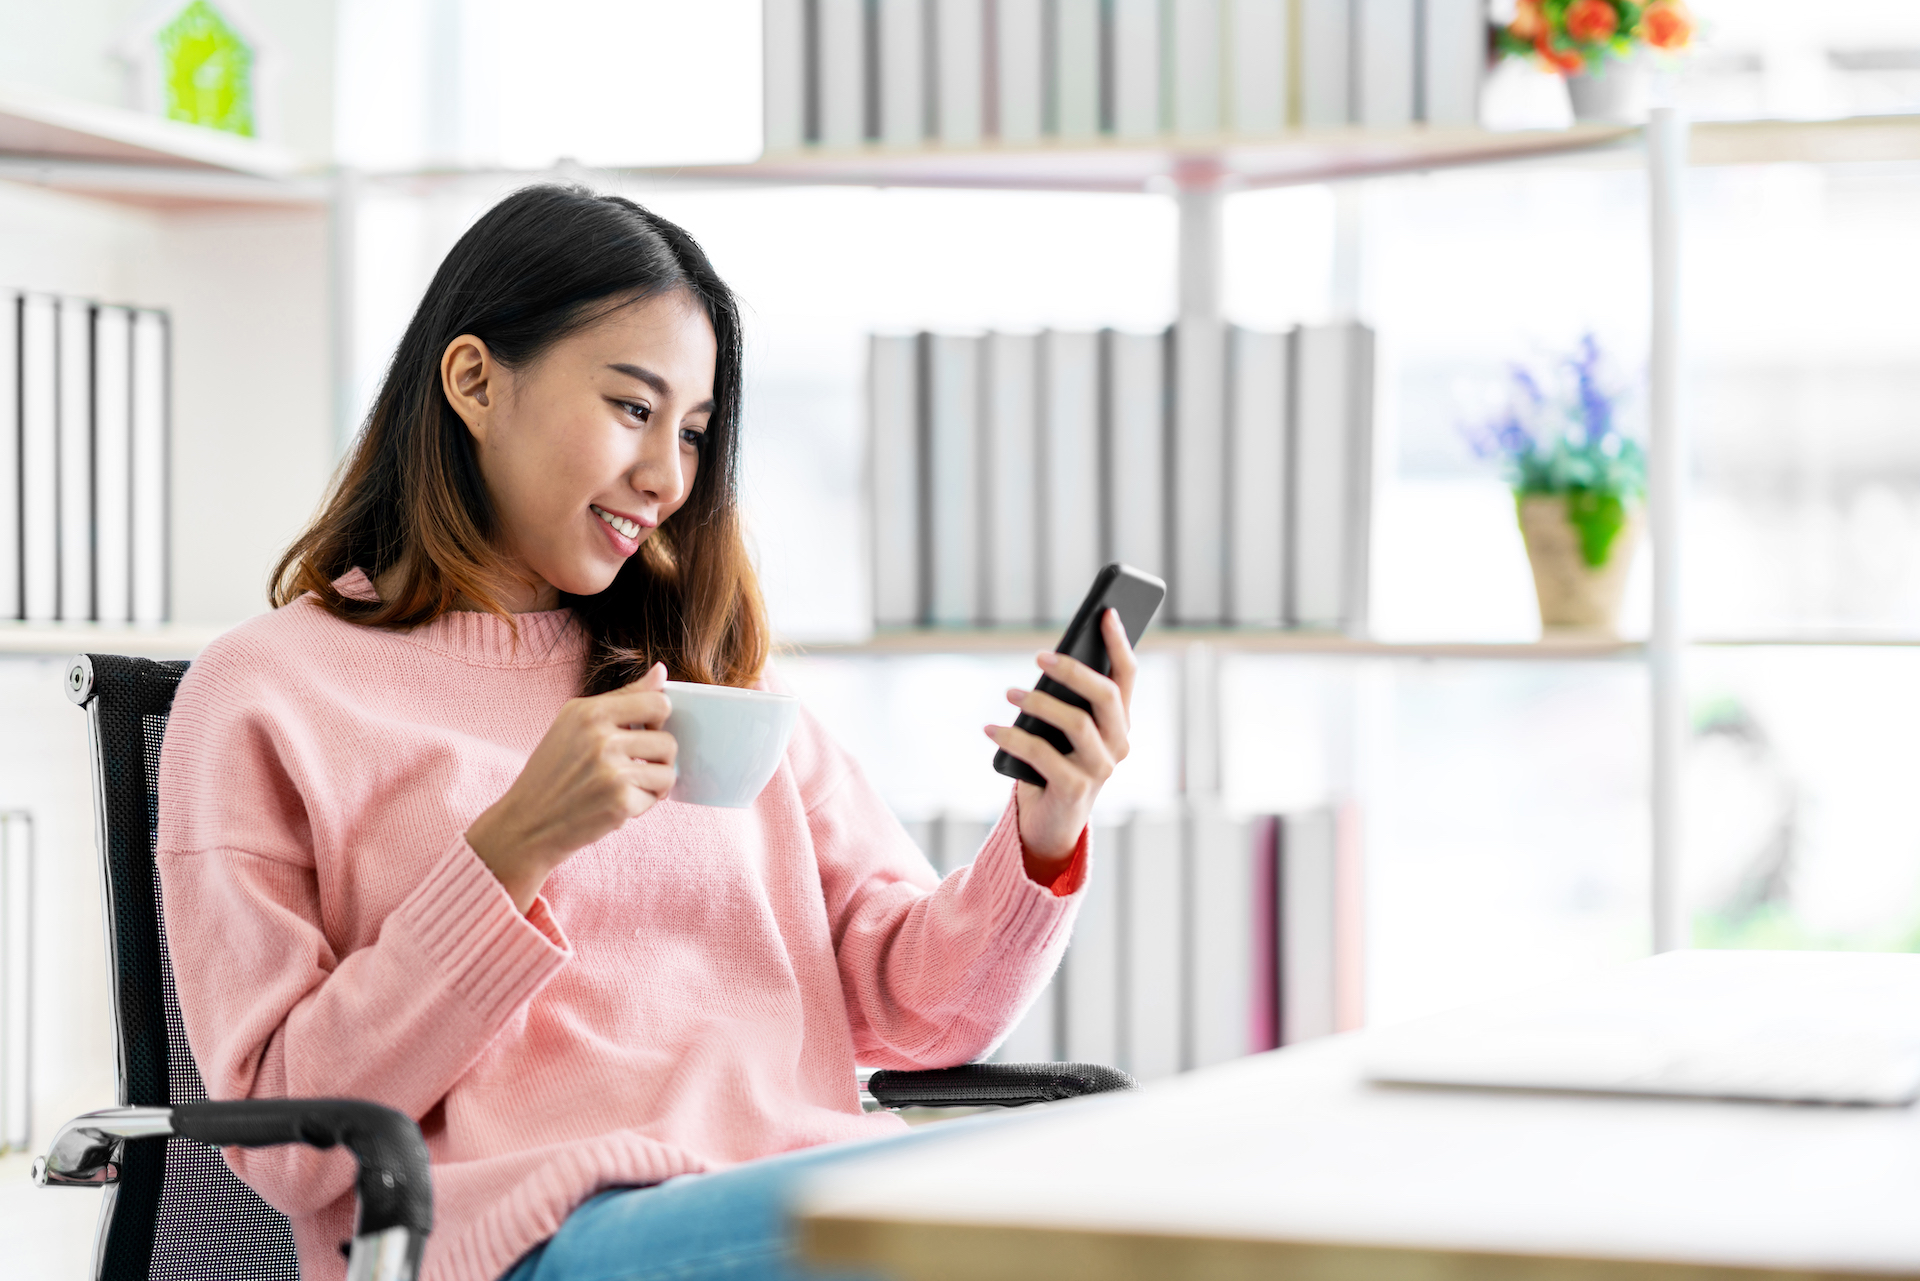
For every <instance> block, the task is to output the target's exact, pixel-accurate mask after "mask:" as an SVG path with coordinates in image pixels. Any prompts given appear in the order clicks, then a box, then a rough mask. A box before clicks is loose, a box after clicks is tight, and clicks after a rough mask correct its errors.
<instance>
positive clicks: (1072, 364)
mask: <svg viewBox="0 0 1920 1281" xmlns="http://www.w3.org/2000/svg"><path fill="white" fill-rule="evenodd" d="M1100 341H1101V340H1100V338H1099V337H1098V336H1097V335H1094V334H1084V333H1060V332H1049V333H1046V334H1043V335H1042V336H1041V338H1040V352H1039V355H1040V359H1039V361H1038V366H1039V368H1038V374H1039V384H1040V385H1039V388H1038V391H1037V394H1038V397H1039V400H1040V406H1041V408H1040V423H1039V431H1040V450H1039V454H1040V474H1039V477H1038V482H1039V484H1038V491H1039V495H1040V499H1041V506H1040V513H1039V531H1038V532H1039V536H1040V537H1039V544H1040V558H1039V560H1040V564H1039V569H1040V573H1039V581H1038V583H1037V584H1036V587H1037V589H1038V592H1039V597H1040V616H1041V619H1042V620H1043V621H1046V622H1062V623H1063V622H1065V621H1067V620H1068V619H1070V618H1072V617H1073V611H1074V610H1075V609H1077V608H1078V607H1079V605H1080V598H1081V597H1082V596H1083V595H1085V594H1086V590H1087V587H1088V585H1089V584H1090V583H1092V582H1093V576H1094V575H1095V574H1096V573H1098V572H1099V569H1100V564H1101V560H1100V556H1101V546H1100V506H1101V496H1100V486H1101V469H1100V448H1101V446H1100V404H1101V400H1102V397H1101V394H1100V387H1099V371H1100V356H1099V350H1098V347H1099V343H1100Z"/></svg>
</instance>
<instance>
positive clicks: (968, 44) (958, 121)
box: [933, 0, 985, 147]
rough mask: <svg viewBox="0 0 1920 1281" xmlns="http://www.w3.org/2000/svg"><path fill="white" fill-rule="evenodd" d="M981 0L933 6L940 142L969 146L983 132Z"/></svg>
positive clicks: (947, 0)
mask: <svg viewBox="0 0 1920 1281" xmlns="http://www.w3.org/2000/svg"><path fill="white" fill-rule="evenodd" d="M981 4H982V0H938V2H937V3H936V4H935V5H934V33H933V34H934V46H933V47H934V53H935V59H934V65H935V68H936V70H935V77H936V79H935V86H936V87H935V91H934V92H935V97H936V101H937V106H938V115H939V128H938V135H939V138H940V141H942V142H944V143H947V144H949V145H951V146H959V147H970V146H972V145H974V144H975V143H977V142H979V141H980V137H981V133H982V123H983V121H982V118H981V117H982V110H981V108H982V102H981V95H982V90H983V88H984V84H985V65H984V53H985V50H984V48H983V46H984V43H985V39H984V37H985V18H984V16H983V14H982V13H981Z"/></svg>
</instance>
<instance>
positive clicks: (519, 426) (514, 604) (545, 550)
mask: <svg viewBox="0 0 1920 1281" xmlns="http://www.w3.org/2000/svg"><path fill="white" fill-rule="evenodd" d="M717 353H718V344H717V343H716V342H715V341H714V336H713V326H712V324H711V323H710V322H709V321H708V320H707V316H706V311H705V309H704V308H702V307H701V306H700V304H699V303H698V301H696V300H695V299H694V298H693V297H692V296H691V295H689V294H687V293H685V292H675V293H671V294H665V295H662V296H659V297H655V298H649V299H647V300H645V301H644V302H638V303H633V304H630V305H628V306H625V307H621V308H620V309H618V310H617V311H615V312H614V313H613V314H612V315H610V316H608V317H607V318H606V319H605V320H603V321H601V322H599V323H598V324H595V325H591V326H589V327H588V328H586V329H583V330H580V331H579V332H577V333H574V334H572V335H570V336H569V337H567V338H564V339H562V340H561V341H559V342H557V343H555V344H554V345H553V346H552V347H551V348H549V349H548V350H547V351H546V353H545V354H544V355H542V356H541V357H540V358H539V359H538V360H536V361H534V362H533V363H532V364H530V365H527V366H526V367H524V368H522V369H519V370H510V369H507V368H505V367H504V366H502V365H501V364H500V363H499V362H498V361H496V360H495V359H494V358H493V356H492V353H491V352H489V351H488V350H487V348H486V344H485V343H483V342H481V341H480V340H479V339H477V338H474V337H472V336H471V335H462V336H461V337H459V338H456V339H454V340H453V342H452V343H450V344H448V346H447V350H446V354H445V355H444V356H443V357H442V359H441V381H442V383H443V385H444V386H445V388H446V393H447V399H448V400H449V401H450V402H451V403H452V405H453V407H454V410H455V412H457V413H459V415H460V416H461V418H462V419H463V420H465V422H466V424H467V428H468V430H469V431H471V432H472V433H473V439H474V444H475V448H476V450H477V452H478V455H479V459H480V472H481V475H482V476H484V477H485V479H486V483H487V491H488V493H489V494H490V495H491V496H492V498H493V504H494V512H495V515H496V517H497V518H498V520H499V524H500V534H501V548H502V550H503V551H504V552H506V553H507V555H508V557H509V558H510V560H511V561H512V562H513V564H514V567H515V568H516V569H518V570H520V571H521V572H522V574H523V575H524V576H525V577H527V578H529V579H531V580H533V585H532V587H531V588H530V589H529V591H528V592H527V593H526V594H525V595H523V596H521V597H520V598H517V599H513V600H510V601H507V602H503V603H505V604H507V605H508V607H509V608H510V609H512V610H514V611H516V612H518V611H524V610H533V609H552V608H554V607H556V606H557V605H558V604H559V593H560V592H570V593H572V594H573V595H576V596H592V595H594V594H596V593H598V592H600V591H603V590H605V589H606V587H607V586H608V584H610V583H612V582H613V577H614V575H615V574H617V573H619V571H620V566H621V565H622V564H624V563H625V562H626V559H627V557H629V556H631V555H633V554H634V553H635V552H636V551H638V550H639V549H640V544H641V543H642V542H644V541H645V540H646V538H647V536H648V535H649V534H651V533H652V532H653V530H654V529H655V527H657V526H658V525H659V524H660V523H661V522H662V521H665V520H666V519H667V518H668V517H670V516H672V515H673V514H674V513H675V512H676V511H678V510H680V506H681V504H682V503H684V502H686V500H687V494H688V493H689V492H690V491H691V490H692V488H693V480H694V476H695V475H696V474H697V472H698V470H699V465H700V451H701V445H702V436H703V434H704V433H705V432H706V430H707V423H708V420H709V419H710V418H711V417H712V414H713V369H714V360H715V357H716V355H717Z"/></svg>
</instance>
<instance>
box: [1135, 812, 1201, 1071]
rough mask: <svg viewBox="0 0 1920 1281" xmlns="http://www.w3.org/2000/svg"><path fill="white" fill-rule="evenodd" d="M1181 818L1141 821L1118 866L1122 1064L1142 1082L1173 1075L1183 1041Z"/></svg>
mask: <svg viewBox="0 0 1920 1281" xmlns="http://www.w3.org/2000/svg"><path fill="white" fill-rule="evenodd" d="M1181 845H1182V842H1181V819H1180V816H1178V815H1160V814H1135V815H1134V816H1133V818H1132V820H1131V821H1129V822H1128V824H1127V840H1126V847H1125V850H1124V852H1123V854H1122V857H1121V859H1120V868H1121V877H1120V882H1121V884H1120V931H1121V944H1120V992H1121V1004H1120V1011H1121V1013H1120V1059H1119V1065H1120V1066H1121V1067H1122V1068H1124V1069H1126V1070H1127V1071H1129V1072H1131V1073H1133V1074H1134V1075H1135V1076H1137V1077H1139V1078H1140V1079H1141V1080H1143V1081H1151V1080H1156V1079H1158V1078H1160V1077H1164V1076H1172V1075H1173V1074H1174V1073H1176V1072H1178V1071H1179V1070H1180V1067H1181V1061H1182V1059H1183V1057H1184V1055H1183V1053H1182V1049H1183V1047H1182V1045H1181V1037H1182V1033H1183V1031H1184V1022H1185V1011H1184V1010H1183V1009H1182V1001H1181V997H1182V995H1183V988H1184V986H1185V984H1184V982H1183V974H1182V971H1183V969H1184V968H1185V967H1184V956H1183V947H1182V944H1183V934H1184V929H1183V927H1184V925H1185V912H1186V882H1187V877H1186V869H1185V865H1184V859H1183V857H1182V853H1183V851H1182V848H1181Z"/></svg>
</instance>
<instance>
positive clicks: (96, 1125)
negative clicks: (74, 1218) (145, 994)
mask: <svg viewBox="0 0 1920 1281" xmlns="http://www.w3.org/2000/svg"><path fill="white" fill-rule="evenodd" d="M174 1135H178V1136H180V1137H181V1138H187V1139H195V1140H198V1141H199V1142H201V1143H210V1144H213V1145H215V1146H217V1147H243V1148H261V1147H274V1146H277V1145H279V1144H282V1143H304V1144H306V1145H307V1146H309V1147H315V1148H330V1147H334V1146H337V1145H338V1146H345V1147H346V1148H347V1149H348V1150H349V1151H351V1152H352V1153H353V1156H354V1160H355V1161H357V1162H358V1163H359V1167H360V1173H359V1177H358V1178H357V1179H356V1180H355V1184H354V1191H355V1193H356V1194H357V1198H358V1201H359V1206H360V1212H359V1218H358V1221H357V1222H356V1224H355V1225H354V1232H353V1243H352V1246H351V1248H350V1252H349V1256H348V1261H347V1278H348V1281H412V1278H414V1277H416V1276H417V1275H418V1274H419V1271H420V1256H421V1252H422V1251H423V1250H424V1249H425V1247H426V1242H427V1234H428V1233H430V1232H431V1231H432V1230H433V1185H432V1180H431V1175H430V1173H429V1171H428V1166H427V1145H426V1140H424V1139H423V1138H421V1137H420V1127H419V1126H417V1125H415V1124H414V1123H413V1121H412V1120H411V1119H409V1118H408V1117H406V1116H404V1115H402V1114H401V1113H399V1112H396V1111H394V1110H393V1109H392V1108H386V1107H381V1106H380V1105H379V1104H377V1103H366V1102H363V1101H360V1100H358V1099H245V1100H241V1101H239V1102H235V1103H183V1104H181V1105H180V1106H179V1107H173V1108H152V1107H142V1108H105V1109H103V1110H101V1111H98V1112H88V1113H86V1114H85V1115H83V1116H77V1117H75V1118H74V1119H73V1120H71V1121H68V1122H67V1123H66V1124H65V1125H63V1126H61V1127H60V1130H59V1132H58V1133H57V1134H55V1135H54V1136H53V1142H52V1143H51V1144H50V1145H49V1146H48V1148H47V1155H46V1156H44V1157H41V1158H40V1159H39V1160H37V1161H35V1162H34V1163H33V1181H34V1182H35V1183H37V1184H39V1185H40V1186H41V1187H100V1186H103V1185H106V1184H111V1183H117V1182H118V1181H119V1178H120V1168H119V1167H120V1163H121V1159H122V1154H123V1152H124V1151H125V1146H126V1144H127V1143H128V1142H130V1141H133V1142H137V1141H139V1140H142V1139H163V1138H168V1137H171V1136H174Z"/></svg>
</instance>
